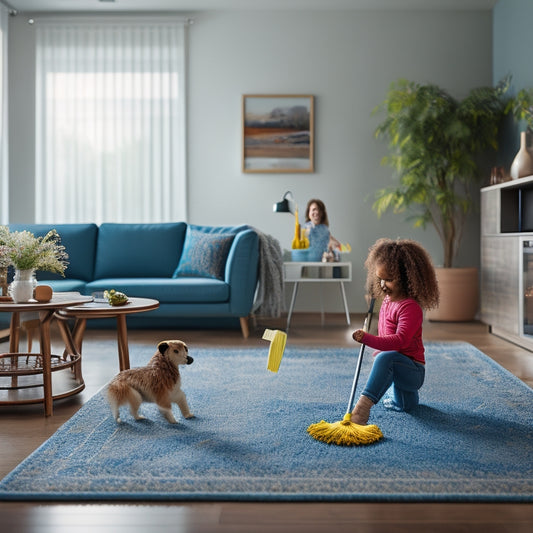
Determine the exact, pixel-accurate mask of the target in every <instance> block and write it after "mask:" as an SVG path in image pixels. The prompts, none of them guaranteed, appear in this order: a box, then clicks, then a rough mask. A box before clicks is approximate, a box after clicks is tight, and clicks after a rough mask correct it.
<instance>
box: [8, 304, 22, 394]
mask: <svg viewBox="0 0 533 533" xmlns="http://www.w3.org/2000/svg"><path fill="white" fill-rule="evenodd" d="M19 339H20V313H19V312H18V311H14V312H13V313H12V314H11V324H10V326H9V353H13V354H14V353H18V351H19ZM17 363H18V357H12V358H11V368H14V367H15V365H16V364H17ZM17 385H18V377H17V376H11V386H12V387H16V386H17Z"/></svg>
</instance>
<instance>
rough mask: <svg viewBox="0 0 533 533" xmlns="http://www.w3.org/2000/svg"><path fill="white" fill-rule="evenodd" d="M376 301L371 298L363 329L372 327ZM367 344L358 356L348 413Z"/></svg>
mask: <svg viewBox="0 0 533 533" xmlns="http://www.w3.org/2000/svg"><path fill="white" fill-rule="evenodd" d="M375 302H376V299H375V298H372V299H371V300H370V306H369V307H368V312H367V314H366V317H365V322H364V324H363V330H364V331H365V332H367V331H368V330H369V329H370V323H371V322H372V315H373V313H374V303H375ZM365 348H366V345H365V344H361V348H359V357H358V358H357V367H356V369H355V375H354V377H353V383H352V391H351V392H350V399H349V400H348V409H346V412H347V413H351V412H352V408H353V400H354V398H355V389H356V388H357V382H358V381H359V373H360V372H361V364H362V363H363V354H364V352H365Z"/></svg>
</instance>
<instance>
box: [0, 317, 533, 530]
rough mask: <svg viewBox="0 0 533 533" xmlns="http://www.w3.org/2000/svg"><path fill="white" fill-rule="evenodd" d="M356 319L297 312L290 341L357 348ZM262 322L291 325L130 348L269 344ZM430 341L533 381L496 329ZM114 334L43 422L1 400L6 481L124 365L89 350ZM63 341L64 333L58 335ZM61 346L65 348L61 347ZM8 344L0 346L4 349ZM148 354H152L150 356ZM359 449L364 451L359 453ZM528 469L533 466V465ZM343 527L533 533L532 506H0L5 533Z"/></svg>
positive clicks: (195, 334) (526, 361)
mask: <svg viewBox="0 0 533 533" xmlns="http://www.w3.org/2000/svg"><path fill="white" fill-rule="evenodd" d="M362 318H363V317H362V316H360V315H352V326H351V327H350V326H347V325H346V323H345V322H344V315H340V314H339V315H326V320H325V324H322V323H321V321H320V317H319V316H317V315H308V314H299V315H298V314H296V315H295V316H293V319H292V322H291V330H290V332H289V336H288V344H289V345H302V346H303V345H314V346H348V347H354V354H356V350H357V347H358V345H356V344H355V343H354V342H353V341H352V340H351V333H352V331H353V330H354V329H356V328H357V327H359V326H360V324H361V323H362ZM265 327H268V328H272V329H276V328H280V329H283V328H284V323H283V322H282V321H268V322H267V321H262V322H259V323H258V324H256V326H255V328H254V329H252V332H251V335H250V338H248V339H246V340H245V339H243V338H242V337H241V335H240V333H239V332H238V331H179V332H175V331H174V332H171V331H163V332H162V331H135V330H133V331H130V332H129V341H130V344H132V343H135V342H136V341H141V340H142V341H148V342H151V341H153V343H154V348H155V345H156V344H157V342H158V341H159V340H163V339H168V338H180V339H183V340H184V341H186V342H187V343H188V345H189V349H190V352H191V355H193V357H194V350H195V349H198V348H201V347H204V346H222V347H226V348H228V347H232V346H235V347H243V346H262V347H264V348H265V350H267V346H268V345H267V343H266V341H263V340H262V339H261V335H262V333H263V330H264V328H265ZM424 337H425V339H426V340H427V341H429V340H439V341H446V340H463V341H467V342H470V343H472V344H473V345H475V346H476V347H478V348H479V349H480V350H481V351H483V352H484V353H486V354H487V355H489V356H490V357H492V358H493V359H494V360H495V361H497V362H498V363H499V364H501V365H502V366H504V367H505V368H507V369H508V370H509V371H510V372H512V373H513V374H514V375H516V376H517V377H518V378H520V379H521V380H522V381H524V382H525V383H527V384H528V385H529V386H531V387H533V353H531V352H529V351H527V350H524V349H522V348H520V347H518V346H515V345H513V344H510V343H508V342H506V341H504V340H503V339H500V338H498V337H496V336H494V335H492V334H490V333H489V332H488V330H487V328H486V326H484V325H483V324H480V323H477V322H476V323H461V324H458V323H426V324H425V325H424ZM109 338H111V339H113V338H115V333H114V332H113V331H101V330H99V331H96V330H88V331H87V335H86V341H85V343H84V349H83V353H84V360H83V375H84V379H85V382H86V389H85V390H84V391H83V392H81V393H80V394H78V395H76V396H74V397H72V398H69V399H65V400H61V401H57V402H55V403H54V416H52V417H49V418H45V417H44V415H43V408H42V405H33V406H32V405H30V406H15V407H9V406H0V427H1V433H0V434H1V440H0V477H3V476H4V475H5V474H7V473H8V472H10V471H11V470H12V469H13V468H14V467H15V466H16V465H17V464H18V463H19V462H20V461H22V460H23V459H24V458H25V457H26V456H27V455H29V454H30V453H31V452H32V451H33V450H34V449H35V448H37V447H38V446H39V445H40V444H41V443H42V442H44V441H45V440H46V439H48V438H49V437H50V436H51V435H52V434H53V433H54V432H55V430H56V429H57V428H58V427H59V426H60V425H61V424H63V423H64V422H65V421H66V420H68V419H69V418H70V417H71V416H72V415H73V414H74V413H75V412H76V411H77V409H79V408H80V406H81V405H82V404H83V403H84V402H85V401H87V400H88V399H89V398H90V397H91V396H93V395H94V393H95V392H96V391H97V390H98V389H100V388H101V387H102V386H103V385H104V384H105V383H106V382H107V381H108V380H109V379H110V378H111V377H112V376H113V375H114V374H115V373H116V372H117V371H118V359H112V360H110V359H109V357H108V356H105V355H104V354H101V353H98V352H97V351H96V350H91V344H92V343H94V341H97V340H99V339H109ZM54 342H57V343H59V337H58V338H55V339H54ZM58 346H59V344H58ZM5 351H8V350H7V344H6V343H0V352H5ZM150 355H151V353H150V354H147V357H149V356H150ZM354 453H357V451H356V449H354ZM530 466H531V465H530ZM328 530H332V531H333V530H344V531H350V532H351V531H357V532H363V533H366V532H369V533H370V532H372V533H376V532H379V533H381V532H383V533H385V532H386V533H395V532H409V533H413V532H415V533H417V532H441V531H442V532H455V531H457V532H459V531H461V532H462V531H468V532H478V531H479V532H483V533H490V532H505V531H509V532H513V533H521V532H526V531H528V532H529V531H532V530H533V505H532V504H495V503H480V504H469V503H460V504H457V503H423V504H422V503H420V504H419V503H235V502H213V503H183V502H175V503H172V504H156V505H151V504H146V503H144V502H138V503H126V502H124V503H112V504H109V503H106V504H99V503H83V502H79V503H78V502H77V503H73V504H59V505H58V504H38V503H35V504H32V503H7V502H0V531H2V532H4V531H5V532H6V533H7V532H12V531H13V532H15V531H16V532H17V533H26V532H32V533H62V532H65V533H66V532H69V533H70V532H74V531H75V532H81V531H87V532H94V531H110V532H111V531H113V532H116V531H128V532H129V533H138V532H150V533H152V532H154V533H156V532H159V531H173V532H187V533H202V532H220V533H222V532H227V533H240V532H242V533H253V532H261V533H262V532H265V533H266V532H273V531H276V532H279V533H285V532H287V533H292V532H294V533H296V532H302V533H303V532H305V533H314V532H318V531H328Z"/></svg>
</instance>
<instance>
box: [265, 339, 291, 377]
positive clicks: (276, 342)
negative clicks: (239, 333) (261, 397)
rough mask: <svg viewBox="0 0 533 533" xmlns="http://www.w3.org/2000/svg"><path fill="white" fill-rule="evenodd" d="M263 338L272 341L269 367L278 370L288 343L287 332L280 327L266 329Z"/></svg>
mask: <svg viewBox="0 0 533 533" xmlns="http://www.w3.org/2000/svg"><path fill="white" fill-rule="evenodd" d="M263 339H264V340H266V341H270V348H269V350H268V364H267V369H268V370H270V371H271V372H277V371H278V369H279V365H280V363H281V358H282V357H283V351H284V350H285V344H286V343H287V334H286V333H285V332H284V331H280V330H279V329H265V332H264V333H263Z"/></svg>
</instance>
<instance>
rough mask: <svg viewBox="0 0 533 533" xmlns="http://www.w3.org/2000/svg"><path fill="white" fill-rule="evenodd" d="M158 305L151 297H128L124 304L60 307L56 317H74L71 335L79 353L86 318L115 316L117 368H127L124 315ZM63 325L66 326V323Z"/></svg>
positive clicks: (126, 333)
mask: <svg viewBox="0 0 533 533" xmlns="http://www.w3.org/2000/svg"><path fill="white" fill-rule="evenodd" d="M158 307H159V302H158V301H157V300H152V299H151V298H129V299H128V302H127V303H126V304H125V305H109V304H108V303H107V302H90V303H86V304H83V305H75V306H71V307H66V308H62V309H60V310H59V311H58V312H57V313H56V318H57V319H58V323H60V324H61V323H62V324H65V320H66V319H69V318H74V319H76V321H75V323H74V329H73V330H72V336H73V338H74V343H75V344H76V346H77V347H78V350H79V352H80V353H81V345H82V342H83V334H84V333H85V329H86V326H87V320H88V319H91V318H116V319H117V342H118V362H119V368H120V370H127V369H128V368H129V367H130V354H129V348H128V328H127V325H126V316H127V315H130V314H133V313H143V312H145V311H151V310H153V309H157V308H158ZM63 327H65V328H66V324H65V325H64V326H63Z"/></svg>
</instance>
